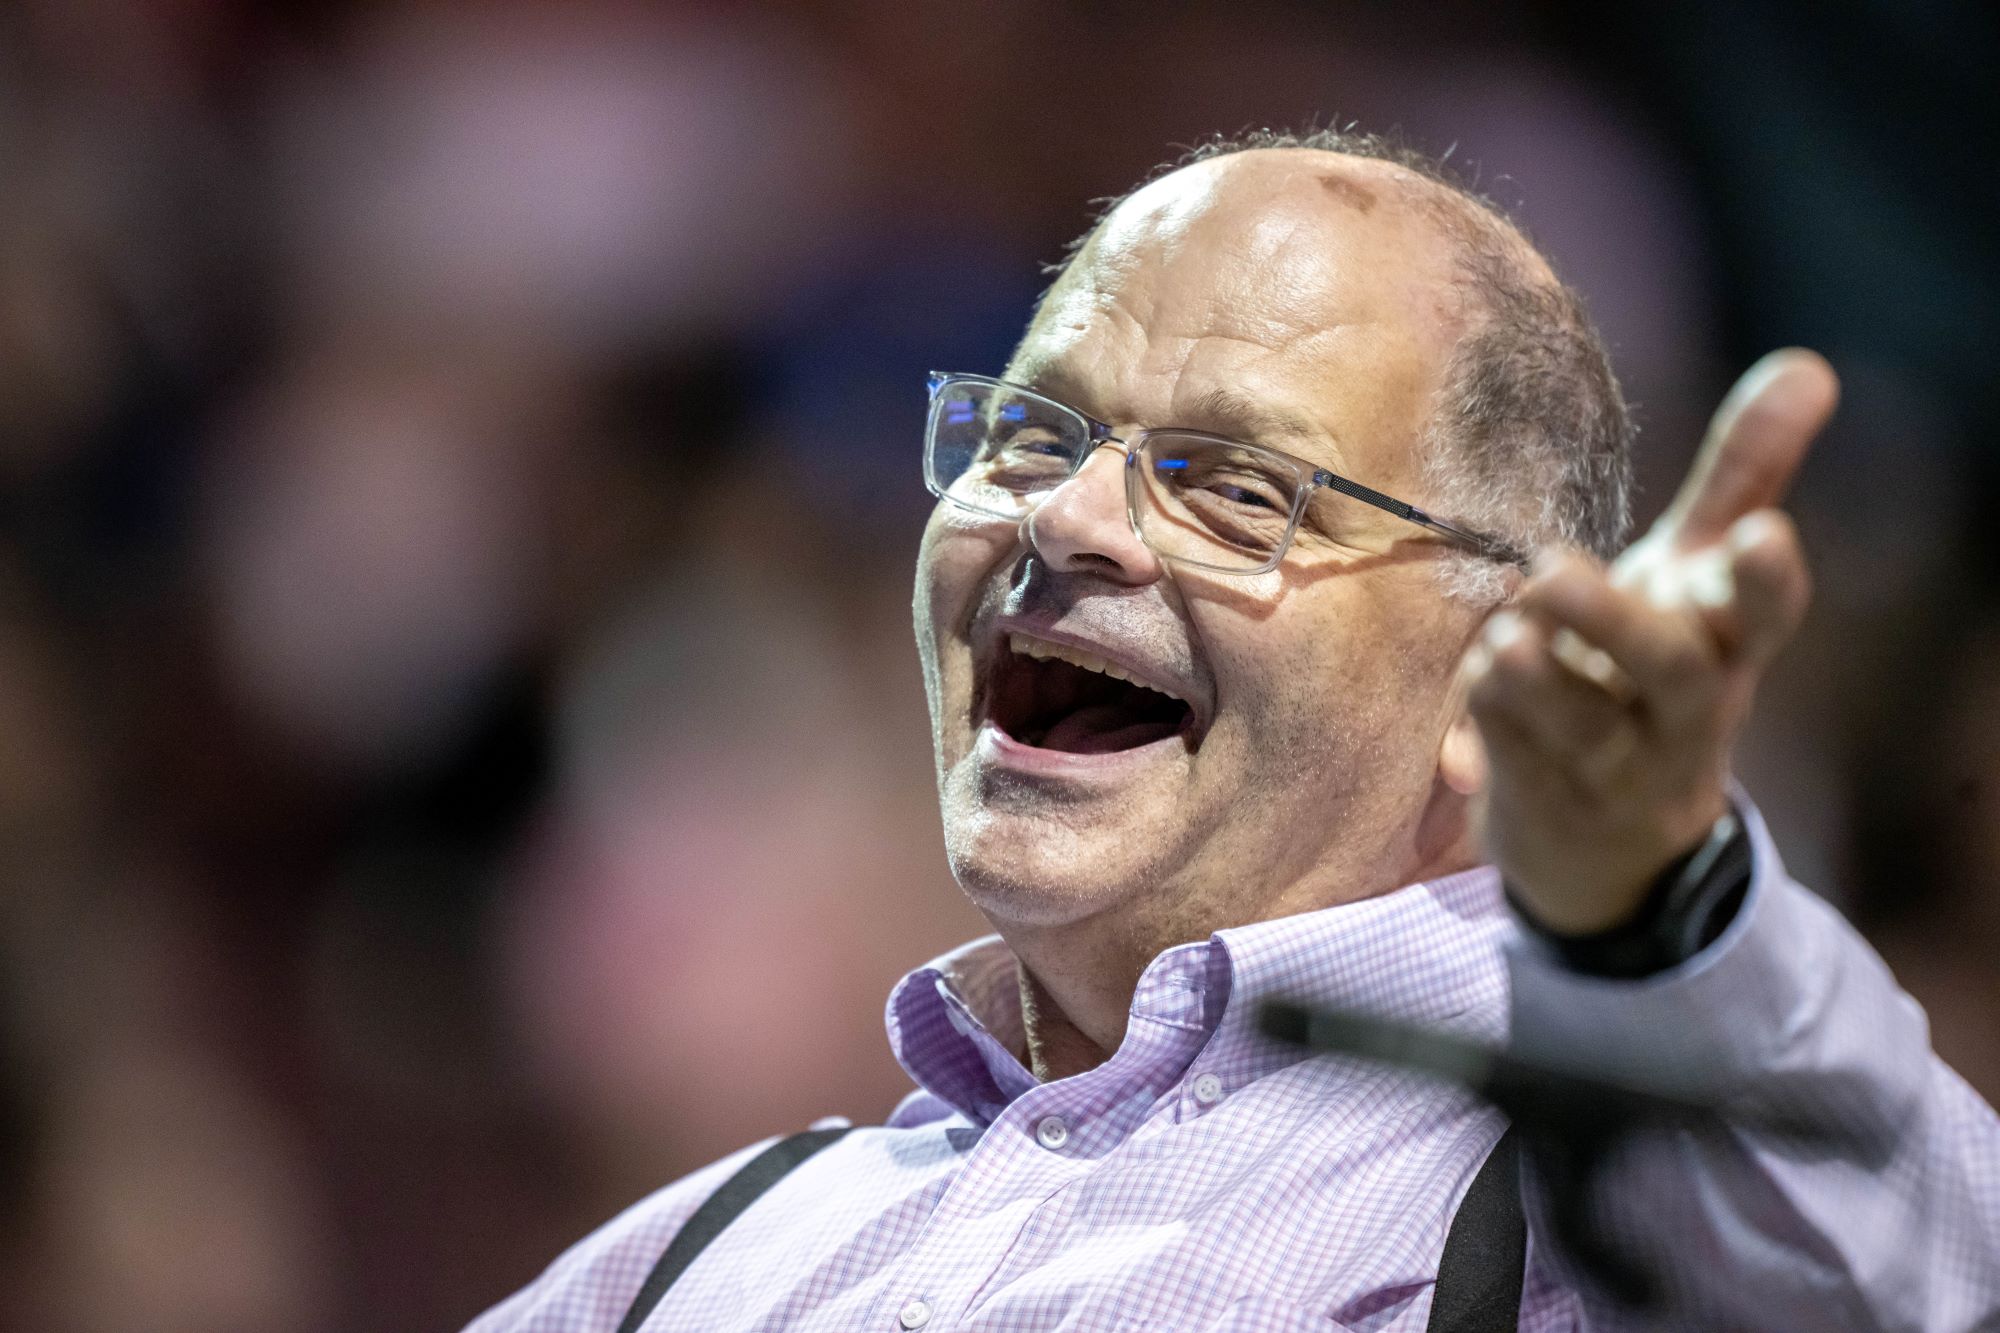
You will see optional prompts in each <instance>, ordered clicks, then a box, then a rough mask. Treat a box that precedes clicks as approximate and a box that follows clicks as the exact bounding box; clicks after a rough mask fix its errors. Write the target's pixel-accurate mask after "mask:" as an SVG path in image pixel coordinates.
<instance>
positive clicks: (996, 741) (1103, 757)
mask: <svg viewBox="0 0 2000 1333" xmlns="http://www.w3.org/2000/svg"><path fill="white" fill-rule="evenodd" d="M1185 749H1186V742H1185V741H1184V740H1183V739H1182V736H1181V734H1180V733H1179V732H1176V733H1175V734H1173V735H1171V736H1162V737H1161V738H1160V739H1159V740H1156V741H1147V742H1146V743H1145V744H1144V745H1135V746H1133V747H1132V748H1131V749H1129V750H1108V751H1106V752H1104V753H1103V754H1074V753H1072V752H1070V751H1068V750H1044V749H1043V748H1042V747H1041V746H1039V745H1027V744H1024V743H1023V742H1021V741H1017V740H1015V739H1014V738H1013V737H1012V736H1009V735H1008V734H1007V733H1006V732H1004V731H1002V730H1000V728H998V727H996V726H994V725H993V724H992V723H991V722H985V723H981V724H980V727H979V735H978V738H977V740H976V741H975V742H974V745H973V754H974V755H975V756H976V757H977V758H978V759H979V760H980V762H982V763H984V764H987V765H990V766H992V767H994V768H1004V769H1009V770H1011V771H1013V772H1017V773H1036V774H1043V775H1047V776H1051V777H1097V776H1104V777H1112V776H1116V775H1117V774H1118V773H1120V772H1121V771H1122V770H1125V769H1129V768H1136V767H1139V766H1140V765H1143V764H1147V763H1150V762H1152V761H1154V760H1156V759H1159V758H1160V757H1162V756H1164V755H1166V754H1167V753H1169V752H1170V751H1181V752H1185Z"/></svg>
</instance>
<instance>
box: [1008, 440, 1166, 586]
mask: <svg viewBox="0 0 2000 1333" xmlns="http://www.w3.org/2000/svg"><path fill="white" fill-rule="evenodd" d="M1099 443H1100V444H1107V445H1110V446H1111V448H1110V449H1108V450H1107V449H1101V448H1098V449H1093V450H1092V452H1091V455H1090V457H1088V458H1086V459H1084V460H1083V464H1082V466H1080V467H1078V468H1077V470H1076V471H1075V472H1073V473H1071V474H1070V476H1069V477H1068V478H1067V479H1066V480H1065V481H1064V482H1063V483H1062V484H1061V485H1060V486H1057V487H1056V488H1055V489H1054V490H1052V491H1050V492H1049V493H1048V495H1047V496H1046V497H1045V498H1044V499H1043V500H1042V502H1041V503H1040V504H1039V505H1037V506H1035V508H1034V510H1033V511H1032V512H1030V513H1029V514H1028V516H1027V517H1026V518H1025V519H1023V520H1022V521H1021V527H1022V538H1023V540H1024V541H1025V542H1026V543H1027V545H1028V548H1029V549H1030V550H1032V551H1034V552H1035V554H1037V555H1039V556H1041V557H1042V559H1043V561H1045V562H1046V563H1047V565H1048V567H1049V568H1050V569H1052V570H1055V571H1058V572H1061V573H1094V574H1098V575H1101V576H1103V577H1105V578H1111V579H1115V580H1117V581H1118V582H1120V583H1131V584H1142V583H1151V582H1152V581H1153V580H1155V579H1157V578H1159V577H1160V574H1161V572H1162V571H1161V565H1160V559H1159V557H1158V556H1156V555H1154V554H1153V552H1152V550H1151V549H1150V548H1148V547H1147V546H1146V544H1145V543H1144V542H1142V541H1140V540H1139V534H1138V533H1136V532H1134V531H1133V530H1132V520H1131V517H1130V515H1129V514H1128V513H1127V511H1126V508H1125V479H1124V478H1123V477H1122V476H1120V475H1119V473H1120V471H1121V469H1122V468H1123V467H1124V466H1125V465H1126V463H1127V462H1128V457H1127V448H1126V446H1125V445H1124V443H1123V442H1122V441H1118V440H1102V441H1099Z"/></svg>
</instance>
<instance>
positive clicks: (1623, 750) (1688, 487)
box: [1464, 348, 1839, 934]
mask: <svg viewBox="0 0 2000 1333" xmlns="http://www.w3.org/2000/svg"><path fill="white" fill-rule="evenodd" d="M1838 396H1839V384H1838V381H1837V380H1836V379H1835V377H1834V374H1833V370H1832V368H1831V367H1830V366H1828V365H1827V363H1826V362H1825V360H1823V359H1822V358H1821V357H1820V356H1819V355H1818V354H1816V353H1813V352H1809V351H1805V350H1803V349H1798V348H1792V349H1787V350H1784V351H1778V352H1772V353H1771V354H1770V355H1768V356H1766V357H1764V358H1763V359H1762V360H1760V361H1759V362H1758V363H1757V364H1756V365H1755V366H1752V367H1751V368H1750V370H1749V371H1747V372H1746V373H1745V374H1744V375H1743V377H1742V379H1740V380H1738V381H1737V383H1736V387H1735V388H1733V389H1732V390H1731V391H1730V393H1729V396H1728V397H1727V398H1725V399H1724V400H1723V403H1722V406H1721V407H1720V408H1719V409H1717V411H1716V414H1715V419H1714V421H1713V422H1712V423H1711V425H1710V427H1709V431H1708V435H1707V438H1706V439H1705V440H1704V441H1703V443H1702V447H1701V451H1700V454H1699V455H1698V456H1697V457H1696V459H1695V463H1694V466H1693V468H1692V469H1690V471H1689V473H1688V477H1687V480H1686V482H1685V483H1683V485H1682V487H1681V490H1680V493H1679V494H1678V495H1677V496H1676V497H1675V499H1674V502H1673V504H1672V505H1671V506H1670V507H1669V508H1668V509H1667V512H1666V513H1665V514H1663V515H1662V516H1661V518H1660V520H1659V522H1657V523H1655V524H1654V525H1653V527H1652V529H1651V530H1650V531H1649V532H1647V534H1646V535H1645V536H1644V537H1643V538H1641V539H1640V540H1639V541H1638V542H1637V543H1635V544H1634V545H1633V546H1631V547H1630V548H1629V549H1628V550H1626V552H1625V553H1624V554H1623V555H1622V556H1620V557H1619V558H1618V560H1617V561H1616V562H1615V563H1614V564H1613V565H1612V566H1611V567H1610V568H1609V569H1608V570H1607V569H1605V568H1604V567H1603V566H1602V565H1600V564H1599V563H1598V562H1597V561H1595V560H1593V559H1591V558H1590V557H1589V556H1587V555H1584V554H1582V553H1580V552H1576V551H1560V550H1559V551H1550V552H1545V553H1544V554H1543V555H1542V556H1541V557H1540V558H1538V559H1537V561H1536V562H1535V566H1534V569H1533V570H1532V572H1531V574H1530V576H1529V578H1528V580H1527V582H1526V583H1525V584H1524V585H1523V586H1522V589H1521V592H1520V594H1519V596H1518V597H1517V598H1516V599H1515V600H1514V601H1513V602H1512V603H1510V604H1509V605H1508V606H1507V607H1505V608H1503V609H1501V610H1500V611H1498V612H1496V613H1495V614H1494V615H1493V617H1492V618H1491V620H1490V621H1489V623H1488V625H1487V628H1486V632H1485V634H1484V635H1483V637H1482V639H1481V641H1480V642H1479V643H1478V644H1477V645H1475V647H1474V648H1473V650H1472V651H1471V652H1470V653H1468V654H1467V657H1466V662H1465V668H1464V669H1465V672H1466V681H1465V684H1466V699H1467V704H1468V707H1469V710H1470V712H1471V716H1472V719H1473V721H1474V722H1475V723H1476V724H1477V726H1478V728H1479V733H1480V737H1481V739H1482V740H1483V742H1484V744H1485V750H1486V757H1487V769H1488V776H1487V782H1486V785H1485V787H1484V789H1483V791H1482V793H1481V799H1480V805H1479V810H1480V816H1481V826H1482V829H1483V834H1484V838H1485V841H1486V847H1487V851H1488V854H1489V855H1490V856H1491V858H1492V859H1493V861H1494V862H1495V863H1496V864H1498V865H1499V867H1500V869H1501V872H1502V873H1503V874H1504V875H1505V876H1506V878H1507V882H1508V883H1509V884H1510V885H1511V886H1512V887H1513V889H1514V892H1515V894H1516V896H1517V897H1518V899H1519V900H1520V902H1521V904H1522V906H1523V907H1524V908H1525V909H1526V910H1527V911H1528V912H1529V913H1530V914H1531V915H1533V916H1534V917H1535V918H1536V920H1537V921H1539V922H1540V923H1541V924H1542V925H1544V926H1546V927H1548V928H1550V929H1552V930H1556V931H1560V932H1563V933H1567V934H1585V933H1589V932H1592V931H1598V930H1603V929H1607V928H1610V927H1612V926H1615V925H1618V924H1620V923H1621V922H1623V921H1625V920H1627V919H1629V918H1630V917H1631V916H1632V914H1633V913H1634V912H1635V911H1636V909H1637V908H1638V906H1639V905H1640V903H1641V902H1642V901H1643V899H1644V897H1645V894H1646V890H1647V889H1648V888H1649V887H1650V886H1651V885H1652V883H1653V881H1654V880H1655V879H1656V878H1657V877H1658V875H1659V874H1660V872H1661V871H1663V870H1664V869H1665V868H1666V867H1667V866H1668V865H1670V864H1671V863H1672V862H1673V861H1674V860H1675V859H1676V858H1677V857H1679V856H1681V855H1682V854H1684V853H1686V852H1688V851H1690V850H1692V849H1693V848H1694V847H1695V846H1696V845H1698V844H1699V843H1700V842H1701V841H1702V840H1703V839H1704V838H1705V837H1706V836H1707V835H1708V831H1709V828H1710V826H1711V825H1713V824H1714V822H1715V820H1716V819H1717V818H1718V817H1720V816H1721V814H1722V813H1723V812H1724V810H1725V809H1726V808H1727V802H1728V797H1727V794H1726V792H1727V782H1728V772H1729V753H1730V749H1731V746H1732V745H1733V744H1734V742H1735V739H1736V734H1737V732H1738V731H1739V730H1740V729H1741V727H1742V725H1743V721H1744V718H1745V717H1746V716H1747V714H1748V713H1749V709H1750V703H1751V698H1752V695H1753V694H1754V693H1755V691H1756V688H1757V683H1758V680H1759V679H1760V678H1761V676H1762V674H1763V671H1764V669H1765V667H1766V666H1767V665H1769V663H1770V661H1771V659H1772V658H1773V657H1775V656H1776V655H1777V653H1778V650H1779V649H1780V648H1781V647H1783V645H1784V644H1785V642H1786V641H1787V640H1788V639H1789V638H1790V637H1791V635H1792V632H1793V630H1795V629H1796V628H1797V626H1798V623H1799V620H1800V618H1801V617H1802V616H1803V615H1804V613H1805V607H1806V602H1807V600H1808V597H1809V589H1810V581H1809V578H1808V575H1807V573H1806V565H1805V558H1804V556H1803V554H1802V553H1801V551H1800V549H1799V542H1798V535H1797V532H1796V531H1795V530H1794V528H1793V527H1792V523H1791V520H1790V519H1789V518H1787V517H1786V516H1785V515H1784V513H1782V512H1781V511H1780V510H1778V509H1777V508H1776V507H1775V506H1776V505H1777V503H1778V502H1779V500H1780V499H1781V498H1782V497H1783V495H1784V492H1785V488H1786V486H1787V485H1788V484H1789V483H1790V481H1791V478H1792V474H1793V473H1794V472H1796V471H1797V470H1798V466H1799V463H1800V462H1801V460H1802V459H1803V458H1804V457H1805V452H1806V448H1807V446H1808V445H1810V444H1811V443H1812V440H1813V437H1814V436H1816V435H1817V434H1818V433H1819V432H1820V430H1821V428H1822V427H1824V426H1825V424H1826V421H1827V419H1828V417H1830V416H1831V415H1832V413H1833V408H1834V403H1835V401H1836V400H1837V398H1838Z"/></svg>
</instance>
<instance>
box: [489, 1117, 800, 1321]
mask: <svg viewBox="0 0 2000 1333" xmlns="http://www.w3.org/2000/svg"><path fill="white" fill-rule="evenodd" d="M774 1142H776V1140H775V1139H766V1140H764V1141H763V1142H762V1143H753V1144H751V1145H750V1146H749V1147H747V1148H745V1149H743V1150H742V1151H741V1152H737V1153H732V1154H731V1155H730V1156H728V1157H725V1158H723V1159H722V1160H721V1161H719V1162H714V1163H711V1164H710V1165H708V1166H705V1167H703V1168H702V1169H701V1170H699V1171H696V1172H695V1173H694V1174H692V1175H689V1176H684V1177H682V1178H681V1179H680V1180H677V1181H675V1182H674V1183H673V1184H671V1185H668V1186H666V1187H665V1188H663V1189H661V1190H658V1191H656V1192H655V1193H653V1194H650V1195H648V1196H647V1197H645V1198H644V1199H641V1200H640V1201H639V1202H638V1203H635V1204H633V1205H632V1206H631V1207H630V1208H628V1209H626V1210H625V1211H624V1212H623V1213H620V1214H619V1215H618V1216H617V1217H614V1218H613V1219H611V1220H610V1221H609V1222H606V1223H605V1224H604V1225H603V1226H601V1227H599V1228H598V1229H597V1230H596V1231H594V1232H592V1233H591V1234H590V1235H588V1236H585V1237H584V1238H583V1239H582V1240H580V1241H578V1242H577V1243H576V1244H575V1245H573V1246H571V1247H570V1248H569V1249H568V1250H566V1251H564V1252H563V1254H561V1255H560V1256H559V1257H558V1258H557V1259H556V1260H555V1262H554V1263H552V1264H550V1265H549V1266H548V1267H547V1268H546V1269H544V1270H543V1271H542V1274H541V1276H540V1277H538V1278H536V1279H535V1280H534V1281H533V1282H530V1283H529V1284H528V1285H527V1286H525V1287H523V1288H521V1290H519V1291H517V1292H515V1293H514V1294H513V1295H512V1296H510V1297H508V1298H507V1299H506V1300H504V1301H502V1302H500V1304H498V1305H496V1306H494V1307H493V1308H492V1309H490V1310H488V1311H487V1312H486V1313H485V1314H483V1315H481V1316H479V1318H477V1319H475V1320H473V1321H472V1323H471V1324H469V1325H467V1326H466V1329H465V1333H613V1330H615V1329H616V1328H617V1327H618V1323H619V1321H620V1320H621V1319H623V1318H624V1317H625V1311H626V1310H627V1309H629V1308H630V1307H631V1304H632V1300H633V1298H634V1297H635V1296H637V1295H638V1294H639V1284H640V1283H642V1282H644V1281H645V1280H646V1274H647V1273H649V1272H651V1271H652V1268H653V1264H654V1263H655V1262H656V1261H658V1259H659V1257H660V1255H661V1254H663V1253H665V1252H666V1248H667V1246H668V1244H669V1243H671V1242H672V1240H673V1238H674V1235H675V1233H677V1232H678V1231H679V1230H680V1229H681V1226H682V1224H684V1223H685V1222H686V1221H687V1220H688V1218H689V1217H690V1216H692V1215H693V1213H694V1210H695V1209H697V1208H699V1207H701V1205H702V1204H703V1203H704V1202H705V1201H706V1200H707V1199H708V1197H709V1196H710V1195H711V1194H713V1193H715V1192H716V1191H717V1190H718V1189H720V1188H722V1184H723V1182H724V1181H726V1180H728V1179H729V1178H730V1177H731V1176H733V1175H735V1174H736V1172H737V1171H738V1170H739V1169H741V1168H742V1167H743V1166H744V1165H745V1164H746V1163H747V1162H749V1160H750V1159H751V1158H752V1157H753V1156H755V1155H756V1154H757V1153H759V1152H762V1151H763V1150H764V1149H765V1148H768V1147H770V1146H771V1144H772V1143H774Z"/></svg>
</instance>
